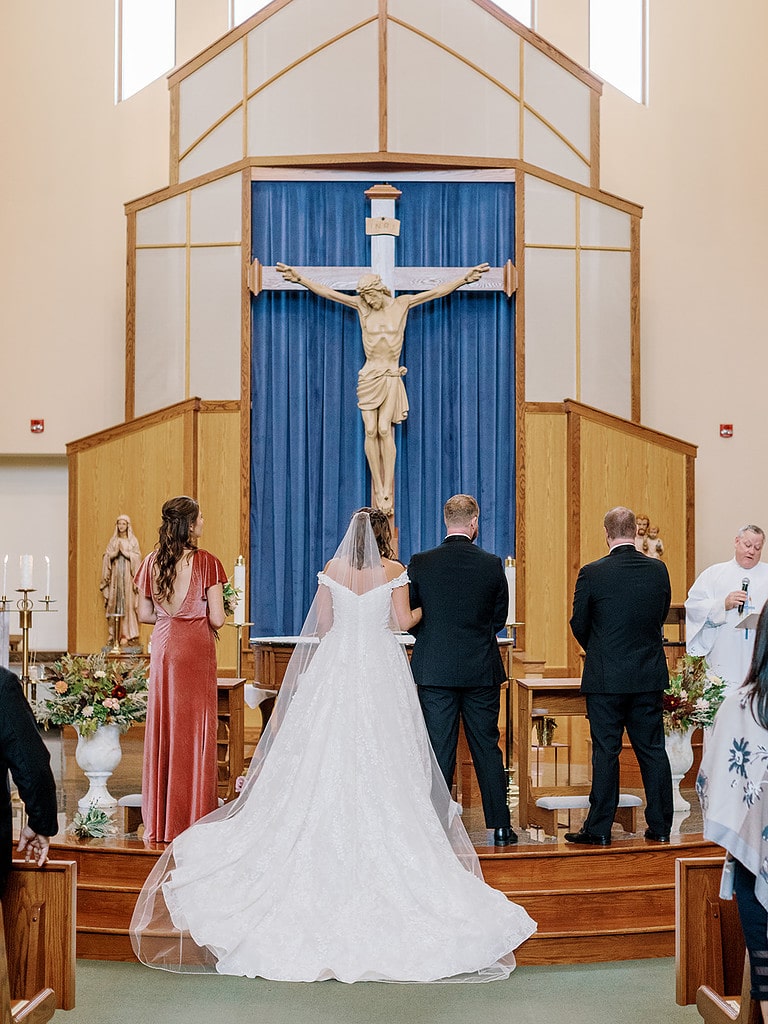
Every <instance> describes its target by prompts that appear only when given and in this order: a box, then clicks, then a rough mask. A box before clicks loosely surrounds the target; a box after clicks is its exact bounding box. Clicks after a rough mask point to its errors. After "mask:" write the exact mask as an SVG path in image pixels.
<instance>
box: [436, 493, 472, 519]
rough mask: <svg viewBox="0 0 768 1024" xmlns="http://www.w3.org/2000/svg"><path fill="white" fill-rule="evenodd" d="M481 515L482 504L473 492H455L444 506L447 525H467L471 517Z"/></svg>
mask: <svg viewBox="0 0 768 1024" xmlns="http://www.w3.org/2000/svg"><path fill="white" fill-rule="evenodd" d="M479 515H480V506H479V505H478V504H477V502H476V501H475V499H474V498H473V497H472V495H471V494H454V496H453V497H452V498H449V499H448V501H446V503H445V505H444V506H443V518H444V519H445V525H446V526H466V525H467V523H469V521H470V519H474V518H475V516H479Z"/></svg>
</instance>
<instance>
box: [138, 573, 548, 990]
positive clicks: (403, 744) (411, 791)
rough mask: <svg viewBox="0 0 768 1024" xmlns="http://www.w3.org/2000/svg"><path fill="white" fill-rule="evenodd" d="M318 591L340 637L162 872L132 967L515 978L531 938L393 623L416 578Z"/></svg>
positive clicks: (318, 653) (301, 975) (141, 914)
mask: <svg viewBox="0 0 768 1024" xmlns="http://www.w3.org/2000/svg"><path fill="white" fill-rule="evenodd" d="M318 579H319V582H320V590H319V593H320V594H321V595H323V594H324V599H325V600H326V601H327V600H328V598H329V596H330V599H331V600H332V618H333V625H332V627H331V629H330V630H329V631H328V633H326V635H325V636H324V637H323V638H322V640H321V641H320V642H319V644H318V643H317V641H316V640H315V645H314V653H313V656H312V658H311V660H310V661H309V665H308V667H307V668H306V670H305V671H304V673H303V674H302V675H301V676H300V678H299V681H298V686H297V688H296V690H295V692H294V693H293V695H292V697H291V698H290V703H289V704H288V705H287V707H285V709H284V712H283V717H282V721H281V723H280V725H279V728H277V729H276V731H275V733H274V736H273V737H272V741H271V746H270V749H269V751H268V756H266V758H264V759H263V761H262V763H261V765H260V768H259V770H258V772H257V773H256V777H255V778H254V779H250V777H249V784H248V785H247V786H246V789H245V791H244V792H243V794H242V795H241V796H240V797H239V798H238V800H236V801H235V804H234V805H233V806H234V807H235V810H234V811H229V812H227V813H228V816H226V815H224V816H223V815H222V812H221V811H219V812H214V814H213V815H209V816H208V818H205V819H203V820H201V821H200V822H198V823H197V824H196V825H193V826H192V828H190V829H189V830H188V831H187V832H185V833H184V834H183V835H181V836H179V837H178V838H177V839H176V840H175V841H174V843H173V844H172V846H171V847H170V848H169V849H168V850H167V851H166V852H165V854H164V855H163V858H162V861H161V863H160V864H159V865H158V867H157V868H156V869H155V870H154V871H153V873H152V876H150V879H149V880H148V883H147V885H146V886H145V889H144V891H143V893H142V896H141V897H140V899H139V904H138V905H137V910H136V912H135V914H134V921H133V923H132V929H133V930H134V932H135V934H134V946H135V948H136V951H137V955H138V956H139V958H140V959H142V960H144V962H145V963H149V964H150V965H151V966H157V967H164V968H166V969H169V970H180V971H195V970H206V969H207V970H213V969H215V970H216V971H218V972H219V973H222V974H234V975H245V976H248V977H255V976H259V977H262V978H270V979H274V980H284V981H318V980H323V979H328V978H336V979H338V980H340V981H345V982H354V981H402V982H407V981H410V982H428V981H437V980H462V981H481V980H494V979H496V978H500V977H506V976H507V975H508V974H509V972H510V971H511V970H512V969H513V968H514V962H515V961H514V956H513V955H512V950H513V949H515V948H516V947H517V946H518V945H519V944H520V943H521V942H523V941H524V940H525V939H526V938H528V936H530V935H531V934H532V933H533V932H534V931H535V929H536V925H535V923H534V922H533V921H532V920H531V918H530V917H529V916H528V914H527V913H526V912H525V911H524V910H523V909H522V908H521V907H518V906H517V905H516V904H514V903H511V902H510V901H509V900H507V899H506V897H505V896H504V895H503V894H502V893H500V892H498V891H497V890H495V889H492V888H490V887H489V886H487V885H486V884H485V883H484V882H483V881H482V876H481V875H480V872H479V865H478V863H477V857H476V855H475V853H474V850H473V849H472V846H471V843H470V842H469V839H468V837H467V835H466V831H465V829H464V827H463V824H462V823H461V819H460V818H458V817H457V816H456V815H455V811H456V810H457V807H456V804H455V803H452V802H451V801H450V797H449V796H448V793H447V790H446V788H445V784H444V782H443V781H442V777H441V776H440V774H439V770H438V769H437V767H436V765H435V763H434V755H433V754H432V751H431V747H430V745H429V741H428V739H427V734H426V729H425V727H424V721H423V717H422V714H421V709H420V706H419V701H418V696H417V693H416V687H415V685H414V682H413V677H412V675H411V672H410V667H409V665H408V660H407V657H406V655H405V652H404V650H403V648H402V646H401V645H400V644H399V643H398V641H397V638H396V637H395V635H394V634H393V632H392V629H391V626H390V616H391V607H392V602H391V593H392V590H393V589H394V588H395V587H400V586H404V585H405V584H407V582H408V580H407V576H406V575H405V573H403V574H402V576H400V577H399V578H398V579H396V580H394V581H393V582H390V583H384V584H383V585H381V586H377V587H375V588H374V589H370V590H368V592H367V593H362V594H358V593H354V592H353V591H352V590H350V589H347V587H345V586H343V585H342V584H341V583H339V582H337V581H336V580H334V579H331V578H330V577H329V576H327V575H326V574H325V573H320V574H318ZM440 787H442V791H441V790H440ZM452 843H453V845H452ZM168 914H170V918H171V921H172V924H171V922H169V921H168Z"/></svg>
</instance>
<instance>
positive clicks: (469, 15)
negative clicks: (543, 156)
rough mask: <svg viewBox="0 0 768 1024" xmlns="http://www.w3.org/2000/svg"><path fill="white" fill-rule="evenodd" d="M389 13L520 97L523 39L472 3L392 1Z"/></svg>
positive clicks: (420, 0) (456, 0)
mask: <svg viewBox="0 0 768 1024" xmlns="http://www.w3.org/2000/svg"><path fill="white" fill-rule="evenodd" d="M387 13H388V14H389V15H390V16H391V17H394V18H400V19H401V20H402V21H405V22H406V23H407V24H409V25H413V26H414V27H415V28H418V29H420V30H421V31H422V32H425V33H426V34H427V35H429V36H432V37H433V38H434V39H437V40H438V41H439V42H441V43H443V44H444V45H445V46H448V47H450V48H451V49H452V50H455V51H456V52H457V53H460V54H461V55H462V56H463V57H466V58H467V60H470V61H472V63H473V64H476V65H477V66H478V67H481V68H482V69H483V70H484V71H485V72H487V73H488V74H489V75H491V76H493V78H495V79H497V80H498V81H499V82H501V83H502V84H503V85H505V86H506V87H507V88H508V89H511V91H512V92H513V93H515V95H518V93H519V89H520V37H519V36H518V35H517V34H516V33H515V32H514V31H513V30H512V29H510V28H507V27H506V26H505V25H502V24H501V22H499V20H498V19H497V18H494V17H493V15H492V14H489V13H488V11H485V10H483V9H482V8H479V7H477V6H476V5H475V4H473V3H470V2H468V0H419V3H414V2H413V0H389V2H388V4H387ZM390 84H392V83H391V80H390Z"/></svg>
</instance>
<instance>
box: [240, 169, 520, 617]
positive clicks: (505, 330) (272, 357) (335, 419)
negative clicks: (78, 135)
mask: <svg viewBox="0 0 768 1024" xmlns="http://www.w3.org/2000/svg"><path fill="white" fill-rule="evenodd" d="M378 180H379V179H376V180H373V179H372V180H371V181H370V182H359V181H356V182H256V183H254V185H253V224H252V246H253V256H254V257H256V258H258V259H259V260H260V261H261V262H262V263H263V264H266V265H274V264H275V263H276V262H278V261H282V262H284V263H289V264H295V265H298V266H367V265H368V264H369V263H370V248H369V241H368V239H367V238H366V236H365V233H364V223H365V217H366V216H368V214H369V212H370V211H369V204H368V201H367V200H366V199H365V196H364V195H363V193H364V191H365V189H366V188H368V187H369V186H370V185H374V184H376V181H378ZM392 184H397V183H396V182H392ZM397 187H399V188H401V189H402V191H403V195H402V198H401V199H399V200H398V203H397V210H396V212H397V216H398V218H399V219H400V221H401V228H400V237H399V239H398V241H397V243H396V260H397V263H398V265H400V266H456V267H470V266H473V265H474V264H476V263H480V262H483V261H487V262H489V263H490V264H491V265H495V266H499V265H500V264H502V263H504V262H505V261H506V260H507V259H509V258H512V257H513V256H514V186H513V185H512V184H510V183H457V182H434V183H432V182H429V183H428V182H405V183H403V184H400V185H398V186H397ZM252 325H253V327H252V363H251V372H252V378H251V384H252V412H251V521H250V529H251V618H252V620H253V622H254V626H253V633H254V635H261V636H263V635H281V634H292V633H296V632H298V630H299V629H300V627H301V623H302V622H303V619H304V616H305V615H306V612H307V609H308V607H309V603H310V601H311V598H312V595H313V594H314V589H315V574H316V573H317V571H318V570H319V569H320V568H322V566H323V564H324V563H325V561H326V560H327V559H328V557H330V555H331V554H333V552H334V550H335V549H336V546H337V544H338V542H339V539H340V537H341V536H342V535H343V533H344V530H345V529H346V526H347V523H348V521H349V517H350V515H351V513H352V512H353V511H354V510H355V509H356V508H358V507H359V506H361V505H366V504H368V503H369V500H370V480H369V477H368V471H367V466H366V462H365V454H364V451H363V428H362V421H361V418H360V413H359V410H358V409H357V398H356V392H355V389H356V384H357V372H358V370H359V369H360V367H361V365H362V363H363V360H364V357H363V352H362V345H361V339H360V326H359V322H358V318H357V314H356V313H355V312H354V310H350V309H348V308H346V307H342V306H339V305H338V304H336V303H332V302H328V301H327V300H325V299H321V298H319V297H318V296H315V295H312V294H311V293H309V292H302V293H296V292H290V293H286V292H264V293H262V294H261V295H259V296H258V297H257V298H255V299H253V301H252ZM402 362H403V364H404V365H405V366H407V367H408V374H407V376H406V377H405V385H406V389H407V392H408V398H409V403H410V412H409V415H408V419H407V420H406V421H405V423H403V424H402V425H401V426H400V427H396V428H395V441H396V443H397V452H398V454H397V464H396V473H395V521H396V525H397V527H398V531H399V548H400V557H401V558H402V559H403V560H404V561H407V560H408V558H409V557H410V555H411V553H412V552H414V551H419V550H422V549H423V548H425V547H432V546H433V545H435V544H437V543H439V541H440V540H441V539H442V536H443V524H442V505H443V503H444V501H445V500H446V498H448V497H449V496H450V495H451V494H454V493H457V492H459V491H462V492H466V493H470V494H474V495H476V496H477V498H478V501H479V503H480V509H481V518H480V543H481V544H482V546H483V547H485V548H486V549H488V550H490V551H495V552H496V553H497V554H499V555H501V556H502V557H503V556H505V555H507V554H513V553H514V523H515V471H514V430H515V404H514V394H515V381H514V299H512V300H509V299H507V298H506V296H504V295H501V294H498V293H489V294H477V293H475V294H454V295H451V296H449V297H447V298H444V299H438V300H437V301H435V302H432V303H427V304H426V305H424V306H419V307H417V308H416V309H414V310H412V311H411V313H410V314H409V318H408V325H407V328H406V332H405V345H404V347H403V355H402Z"/></svg>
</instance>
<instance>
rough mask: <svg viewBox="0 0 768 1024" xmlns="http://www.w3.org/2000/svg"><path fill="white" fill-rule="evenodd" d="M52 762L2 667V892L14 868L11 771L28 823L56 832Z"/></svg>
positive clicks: (17, 686)
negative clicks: (9, 776) (12, 865)
mask: <svg viewBox="0 0 768 1024" xmlns="http://www.w3.org/2000/svg"><path fill="white" fill-rule="evenodd" d="M50 762H51V759H50V755H49V754H48V750H47V748H46V746H45V744H44V743H43V741H42V739H41V737H40V733H39V732H38V731H37V723H36V722H35V717H34V715H33V714H32V709H31V708H30V706H29V704H28V703H27V699H26V697H25V696H24V691H23V690H22V688H21V683H20V682H19V680H18V678H17V677H16V676H15V675H14V674H13V673H12V672H9V671H8V670H7V669H5V668H0V896H2V893H3V890H4V889H5V882H6V879H7V877H8V873H9V872H10V870H11V858H12V848H13V819H12V807H11V791H10V780H9V778H8V771H9V769H10V772H11V774H12V775H13V781H14V782H15V783H16V786H17V787H18V790H19V794H20V796H21V799H22V800H23V801H24V807H25V809H26V812H27V819H28V820H27V824H28V825H29V827H30V828H31V829H32V830H33V832H37V833H39V834H40V835H43V836H55V835H56V833H57V831H58V828H59V825H58V820H57V817H56V783H55V782H54V779H53V775H52V773H51V764H50Z"/></svg>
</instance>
